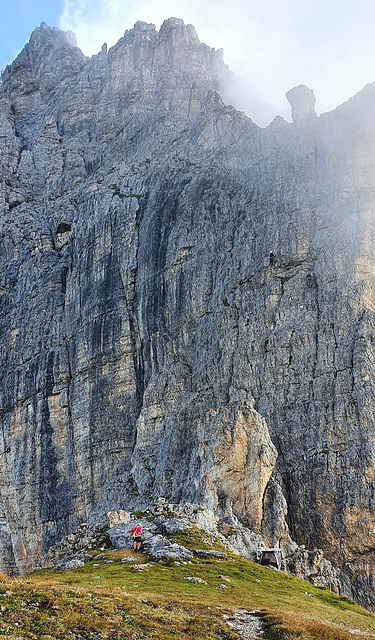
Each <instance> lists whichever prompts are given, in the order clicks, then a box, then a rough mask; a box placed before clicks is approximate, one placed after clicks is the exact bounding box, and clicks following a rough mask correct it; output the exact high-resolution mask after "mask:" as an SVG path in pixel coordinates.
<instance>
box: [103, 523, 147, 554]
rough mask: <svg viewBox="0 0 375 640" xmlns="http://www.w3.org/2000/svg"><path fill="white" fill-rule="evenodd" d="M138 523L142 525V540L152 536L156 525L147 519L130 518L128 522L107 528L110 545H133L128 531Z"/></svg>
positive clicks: (125, 546)
mask: <svg viewBox="0 0 375 640" xmlns="http://www.w3.org/2000/svg"><path fill="white" fill-rule="evenodd" d="M138 523H139V524H140V525H141V527H142V532H143V534H142V538H143V540H144V541H145V540H148V539H150V538H152V537H153V535H154V533H155V531H156V526H155V525H154V524H153V523H152V522H148V521H147V520H137V521H135V520H131V521H130V522H123V523H122V524H118V525H116V526H114V527H112V528H111V529H109V531H108V535H109V538H110V540H111V544H112V546H113V547H115V548H116V549H130V548H131V547H133V544H134V539H133V538H132V537H131V535H130V532H131V530H132V529H133V527H135V526H136V525H137V524H138Z"/></svg>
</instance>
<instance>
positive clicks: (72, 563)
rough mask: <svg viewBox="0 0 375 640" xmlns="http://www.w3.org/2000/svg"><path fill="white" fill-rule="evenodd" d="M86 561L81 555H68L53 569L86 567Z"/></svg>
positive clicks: (69, 569)
mask: <svg viewBox="0 0 375 640" xmlns="http://www.w3.org/2000/svg"><path fill="white" fill-rule="evenodd" d="M84 566H85V563H84V560H83V558H81V557H78V558H77V557H72V556H67V557H66V558H62V559H61V560H60V562H58V563H57V565H56V566H55V567H54V568H53V571H73V570H74V569H79V568H80V567H84Z"/></svg>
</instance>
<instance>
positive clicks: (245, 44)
mask: <svg viewBox="0 0 375 640" xmlns="http://www.w3.org/2000/svg"><path fill="white" fill-rule="evenodd" d="M171 16H175V17H178V18H182V19H183V20H184V21H185V22H187V23H189V22H190V23H192V24H194V26H195V27H196V29H197V33H198V36H199V38H200V40H201V41H203V42H206V44H208V45H210V46H213V47H215V48H223V49H224V58H225V61H226V62H227V64H228V65H229V67H230V68H231V69H232V71H234V72H235V73H237V74H238V75H241V76H242V77H244V78H245V80H246V81H247V82H248V83H250V84H251V85H253V86H254V87H255V89H256V90H257V92H258V93H259V95H260V96H261V97H262V98H264V99H265V100H266V101H268V102H270V103H273V104H276V105H278V107H279V109H285V107H286V108H288V107H287V103H286V99H285V97H284V96H285V93H286V91H288V89H290V88H292V87H293V86H295V85H297V84H307V85H308V86H310V87H311V88H313V89H314V92H315V94H316V97H317V106H318V109H319V108H320V111H324V110H329V109H332V108H334V107H335V106H336V105H338V104H340V103H342V102H343V101H345V100H347V99H348V98H349V97H351V95H353V94H354V93H356V92H357V91H359V90H360V89H361V88H362V87H363V86H364V85H365V84H366V83H367V82H372V81H373V80H375V69H374V65H373V62H372V61H373V60H374V59H375V39H374V37H373V33H372V25H373V24H374V18H375V3H373V0H358V1H357V2H356V3H354V2H352V0H231V1H230V2H228V1H227V0H221V1H220V0H205V2H202V0H160V1H159V0H158V1H157V2H156V1H155V0H139V1H138V2H136V1H135V0H128V1H124V0H64V10H63V13H62V15H61V19H60V26H61V28H62V29H71V30H72V31H74V32H75V33H76V35H77V39H78V44H79V46H80V47H81V49H82V50H83V52H84V53H85V54H86V55H92V54H93V53H97V52H98V51H99V50H100V47H101V45H102V44H103V42H107V43H108V45H109V46H112V45H113V44H115V43H116V42H117V40H118V39H119V38H120V37H121V36H122V35H123V33H124V31H125V30H126V29H130V28H132V26H133V25H134V23H135V22H136V21H137V20H144V21H145V22H153V23H154V24H155V25H156V27H157V28H159V27H160V24H161V23H162V21H163V20H164V19H166V18H169V17H171Z"/></svg>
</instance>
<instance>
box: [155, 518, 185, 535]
mask: <svg viewBox="0 0 375 640" xmlns="http://www.w3.org/2000/svg"><path fill="white" fill-rule="evenodd" d="M154 522H155V521H154ZM189 526H190V525H189V522H188V521H187V520H185V519H184V520H182V519H181V518H166V519H165V520H163V521H162V522H161V523H160V524H159V525H158V530H160V531H161V533H163V534H164V535H171V534H173V533H179V532H180V531H185V529H188V528H189Z"/></svg>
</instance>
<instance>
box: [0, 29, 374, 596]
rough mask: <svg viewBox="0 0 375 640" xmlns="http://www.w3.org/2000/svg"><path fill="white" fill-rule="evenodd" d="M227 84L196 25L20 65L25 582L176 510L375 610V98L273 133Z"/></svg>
mask: <svg viewBox="0 0 375 640" xmlns="http://www.w3.org/2000/svg"><path fill="white" fill-rule="evenodd" d="M228 74H229V71H228V69H227V68H226V66H225V65H224V63H223V60H222V54H221V52H218V51H215V50H213V49H211V48H209V47H207V46H206V45H204V44H201V43H200V42H199V40H198V38H197V35H196V33H195V31H194V28H193V27H192V26H191V25H184V23H183V22H182V21H181V20H177V19H174V18H172V19H169V20H167V21H166V22H164V24H163V25H162V27H161V29H160V31H159V32H158V31H156V29H155V27H154V26H153V25H149V24H145V23H137V24H136V25H135V27H134V29H132V30H130V31H127V32H126V33H125V35H124V37H123V38H122V39H121V40H120V41H119V42H118V43H117V44H116V45H115V46H114V47H112V48H111V49H109V50H108V52H107V48H106V46H103V48H102V51H101V52H100V53H99V54H98V55H96V56H94V57H93V58H91V59H88V58H86V57H85V56H84V55H83V54H82V53H81V51H80V49H79V48H77V46H76V43H75V40H74V38H73V36H72V34H70V33H64V32H62V31H59V30H57V29H51V28H49V27H47V25H45V24H42V25H41V26H40V28H38V29H36V30H35V31H34V33H33V34H32V37H31V39H30V42H29V44H27V45H26V47H25V49H24V50H23V51H22V53H21V54H20V55H19V56H18V58H17V59H16V60H15V61H14V62H13V64H12V65H11V66H9V67H7V68H6V70H5V71H4V72H3V75H2V84H1V88H0V139H1V166H0V216H1V227H0V233H1V243H0V331H1V343H0V345H1V347H0V348H1V356H0V357H1V361H0V366H1V396H0V417H1V428H2V441H1V455H0V491H1V510H2V517H1V521H0V546H1V555H0V557H1V562H2V567H1V568H3V569H4V570H5V571H8V572H10V571H12V572H20V571H26V570H29V569H31V568H33V567H34V566H35V565H36V564H37V563H38V562H39V560H40V558H41V557H42V556H43V555H45V554H46V553H47V551H48V549H49V548H50V546H51V545H52V544H55V543H56V542H58V541H59V540H60V539H61V538H62V536H64V535H65V534H67V533H69V532H70V531H72V530H73V529H74V528H75V527H76V526H77V525H78V524H79V523H80V522H82V521H87V520H88V521H93V520H94V519H95V518H96V517H99V516H100V515H101V514H103V513H105V512H107V511H108V510H109V509H117V508H119V507H122V508H126V509H129V508H136V507H140V506H141V505H143V504H145V503H147V501H149V500H154V499H156V498H157V497H158V496H165V497H166V498H167V499H168V500H170V501H171V502H174V503H178V502H185V501H190V502H194V503H198V504H202V505H205V506H206V507H207V508H210V509H213V510H214V511H215V512H216V513H217V514H218V515H219V516H222V517H225V516H230V515H231V514H232V513H233V514H234V515H235V516H236V517H237V518H238V519H239V520H240V521H241V522H242V523H243V524H245V525H246V526H248V527H249V528H250V529H252V530H253V531H255V532H257V533H260V534H261V535H262V536H263V538H264V539H265V540H266V541H267V543H268V544H269V545H272V546H273V545H279V544H280V545H281V546H283V545H289V544H291V541H292V540H293V541H295V542H297V543H298V544H304V545H305V546H306V548H308V549H313V548H321V549H323V551H324V554H325V556H326V558H327V559H329V560H330V561H331V562H332V564H333V565H334V566H335V567H337V568H338V569H340V570H341V571H342V575H343V576H344V578H343V584H344V583H345V580H349V581H350V586H348V583H345V584H346V587H345V589H346V592H348V589H349V592H350V593H349V594H350V595H352V596H353V597H355V598H356V599H357V600H359V601H361V602H363V603H364V604H366V606H370V607H373V606H374V596H373V594H371V588H372V585H373V576H374V570H375V556H374V551H373V550H374V548H375V480H374V470H375V466H374V465H375V450H374V437H375V427H374V305H375V297H374V273H375V271H374V246H375V245H374V194H375V171H374V163H375V118H374V113H375V87H374V86H373V85H368V86H366V87H365V89H364V90H363V91H362V92H361V93H359V94H358V95H357V96H355V97H354V98H353V99H351V100H350V101H349V102H347V103H345V104H344V105H342V106H341V107H339V108H337V109H336V110H335V111H333V112H331V113H328V114H323V115H321V116H320V117H317V116H316V114H315V110H314V105H315V98H314V96H313V94H312V92H311V91H310V90H309V89H308V88H307V87H303V86H301V87H297V88H295V89H293V90H292V91H291V92H289V94H288V98H289V100H290V102H291V105H292V109H293V120H294V122H293V123H287V122H286V121H285V120H283V119H282V118H280V117H276V118H275V119H274V121H273V122H272V123H271V124H270V125H269V126H268V127H266V128H264V129H262V128H260V127H258V126H257V125H256V124H254V123H253V122H252V121H251V119H249V118H248V117H246V116H245V115H244V113H241V112H238V111H236V110H235V109H234V108H233V107H231V106H227V105H225V104H224V103H223V101H222V99H221V97H220V87H221V86H222V85H223V84H224V83H225V82H226V79H227V78H228Z"/></svg>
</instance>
